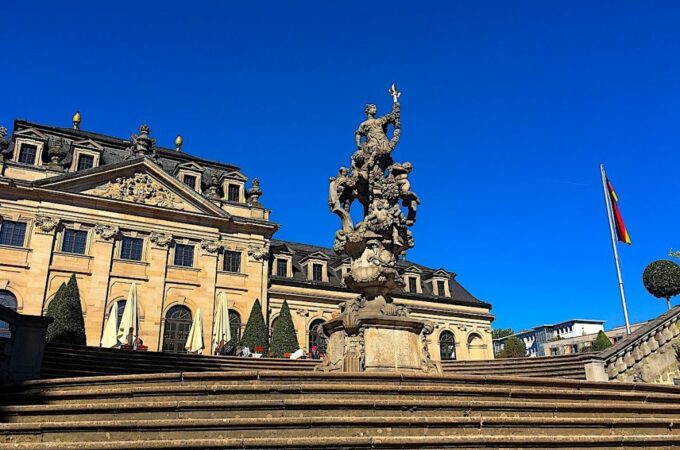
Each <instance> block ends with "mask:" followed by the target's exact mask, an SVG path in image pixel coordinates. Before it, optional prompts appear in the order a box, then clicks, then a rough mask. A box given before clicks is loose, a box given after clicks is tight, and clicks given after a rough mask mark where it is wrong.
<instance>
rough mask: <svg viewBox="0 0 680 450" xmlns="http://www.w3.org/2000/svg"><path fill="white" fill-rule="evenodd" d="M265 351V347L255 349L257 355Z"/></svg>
mask: <svg viewBox="0 0 680 450" xmlns="http://www.w3.org/2000/svg"><path fill="white" fill-rule="evenodd" d="M263 351H264V347H255V352H256V353H262V352H263Z"/></svg>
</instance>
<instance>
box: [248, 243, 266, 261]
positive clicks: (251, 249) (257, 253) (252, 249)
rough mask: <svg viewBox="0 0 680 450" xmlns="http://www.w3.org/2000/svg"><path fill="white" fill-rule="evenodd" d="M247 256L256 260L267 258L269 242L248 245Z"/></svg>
mask: <svg viewBox="0 0 680 450" xmlns="http://www.w3.org/2000/svg"><path fill="white" fill-rule="evenodd" d="M248 256H250V257H251V258H253V259H254V260H256V261H263V260H266V259H267V258H269V242H267V243H265V244H264V246H262V247H256V246H254V245H249V246H248Z"/></svg>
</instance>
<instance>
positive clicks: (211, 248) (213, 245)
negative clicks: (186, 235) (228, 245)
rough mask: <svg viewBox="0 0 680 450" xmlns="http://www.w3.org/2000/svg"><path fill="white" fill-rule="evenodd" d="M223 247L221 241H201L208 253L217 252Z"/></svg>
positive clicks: (202, 246)
mask: <svg viewBox="0 0 680 450" xmlns="http://www.w3.org/2000/svg"><path fill="white" fill-rule="evenodd" d="M221 247H222V244H220V243H219V241H213V240H210V239H203V240H202V241H201V248H202V249H203V251H205V252H206V253H217V251H218V250H219V249H220V248H221Z"/></svg>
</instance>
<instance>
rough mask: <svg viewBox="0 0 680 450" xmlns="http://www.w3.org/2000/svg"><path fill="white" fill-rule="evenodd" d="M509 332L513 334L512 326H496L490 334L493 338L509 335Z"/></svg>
mask: <svg viewBox="0 0 680 450" xmlns="http://www.w3.org/2000/svg"><path fill="white" fill-rule="evenodd" d="M511 334H515V332H514V331H512V328H496V329H495V330H493V334H492V335H491V337H492V338H493V339H500V338H503V337H505V336H510V335H511Z"/></svg>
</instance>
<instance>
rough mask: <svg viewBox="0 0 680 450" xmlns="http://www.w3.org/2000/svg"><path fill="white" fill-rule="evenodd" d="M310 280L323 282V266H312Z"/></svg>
mask: <svg viewBox="0 0 680 450" xmlns="http://www.w3.org/2000/svg"><path fill="white" fill-rule="evenodd" d="M312 280H314V281H322V280H323V266H322V265H321V264H312Z"/></svg>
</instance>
